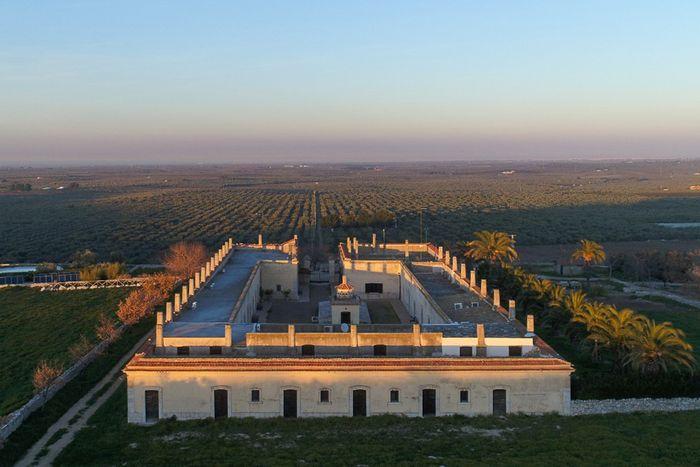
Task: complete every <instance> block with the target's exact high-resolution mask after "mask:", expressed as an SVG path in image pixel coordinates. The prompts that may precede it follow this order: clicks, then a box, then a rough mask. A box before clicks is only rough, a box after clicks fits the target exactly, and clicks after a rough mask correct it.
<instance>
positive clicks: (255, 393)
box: [250, 389, 260, 402]
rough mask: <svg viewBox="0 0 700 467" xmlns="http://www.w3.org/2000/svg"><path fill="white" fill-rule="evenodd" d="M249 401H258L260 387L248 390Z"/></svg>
mask: <svg viewBox="0 0 700 467" xmlns="http://www.w3.org/2000/svg"><path fill="white" fill-rule="evenodd" d="M250 402H260V389H253V390H252V391H250Z"/></svg>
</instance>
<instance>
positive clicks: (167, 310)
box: [165, 302, 173, 323]
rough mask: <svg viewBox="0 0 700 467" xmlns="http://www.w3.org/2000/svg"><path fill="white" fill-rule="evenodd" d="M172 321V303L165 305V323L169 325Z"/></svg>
mask: <svg viewBox="0 0 700 467" xmlns="http://www.w3.org/2000/svg"><path fill="white" fill-rule="evenodd" d="M172 320H173V302H167V303H166V304H165V322H166V323H169V322H171V321H172Z"/></svg>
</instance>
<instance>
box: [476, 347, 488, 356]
mask: <svg viewBox="0 0 700 467" xmlns="http://www.w3.org/2000/svg"><path fill="white" fill-rule="evenodd" d="M476 356H477V357H485V356H486V346H485V345H482V346H478V347H477V348H476Z"/></svg>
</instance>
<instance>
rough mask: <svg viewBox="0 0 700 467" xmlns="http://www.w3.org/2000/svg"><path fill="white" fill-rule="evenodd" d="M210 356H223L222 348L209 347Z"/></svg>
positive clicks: (216, 346)
mask: <svg viewBox="0 0 700 467" xmlns="http://www.w3.org/2000/svg"><path fill="white" fill-rule="evenodd" d="M209 355H221V346H220V345H212V346H211V347H209Z"/></svg>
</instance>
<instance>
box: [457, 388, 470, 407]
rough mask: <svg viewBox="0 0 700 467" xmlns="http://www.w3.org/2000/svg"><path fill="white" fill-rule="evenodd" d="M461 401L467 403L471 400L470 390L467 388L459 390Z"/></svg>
mask: <svg viewBox="0 0 700 467" xmlns="http://www.w3.org/2000/svg"><path fill="white" fill-rule="evenodd" d="M459 402H460V403H462V404H466V403H468V402H469V391H468V390H466V389H462V390H461V391H459Z"/></svg>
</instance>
